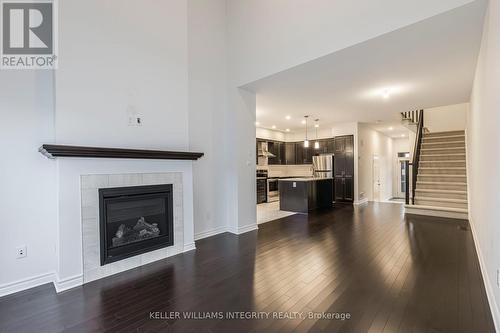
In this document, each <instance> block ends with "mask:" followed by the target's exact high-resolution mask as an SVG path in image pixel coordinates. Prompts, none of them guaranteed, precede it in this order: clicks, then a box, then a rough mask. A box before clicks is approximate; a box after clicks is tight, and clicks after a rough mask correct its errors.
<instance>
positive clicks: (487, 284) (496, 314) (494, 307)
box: [469, 219, 500, 332]
mask: <svg viewBox="0 0 500 333" xmlns="http://www.w3.org/2000/svg"><path fill="white" fill-rule="evenodd" d="M469 225H470V229H471V231H472V239H473V240H474V247H475V248H476V253H477V257H478V259H479V269H480V270H481V275H482V276H483V281H484V288H485V289H486V297H487V298H488V303H489V305H490V311H491V316H492V317H493V323H494V324H495V330H496V331H497V332H500V311H499V308H498V304H497V302H496V300H495V293H494V291H493V286H494V285H492V284H491V281H490V278H489V276H488V273H487V272H486V264H485V263H484V260H483V254H482V252H481V247H480V246H479V242H478V238H477V234H476V230H475V229H474V222H473V221H472V220H471V219H469Z"/></svg>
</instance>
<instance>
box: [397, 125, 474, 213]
mask: <svg viewBox="0 0 500 333" xmlns="http://www.w3.org/2000/svg"><path fill="white" fill-rule="evenodd" d="M406 213H409V214H419V215H432V216H442V217H451V218H462V219H467V218H468V210H467V175H466V166H465V133H464V131H453V132H435V133H425V132H424V133H423V138H422V145H421V148H420V162H419V167H418V176H417V182H416V188H415V199H414V204H413V205H406Z"/></svg>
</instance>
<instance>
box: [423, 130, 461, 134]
mask: <svg viewBox="0 0 500 333" xmlns="http://www.w3.org/2000/svg"><path fill="white" fill-rule="evenodd" d="M446 133H464V134H465V131H464V130H456V131H440V132H430V133H427V134H428V135H429V134H431V135H433V134H434V135H435V134H446Z"/></svg>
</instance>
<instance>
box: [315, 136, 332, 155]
mask: <svg viewBox="0 0 500 333" xmlns="http://www.w3.org/2000/svg"><path fill="white" fill-rule="evenodd" d="M314 142H316V140H315V141H313V143H312V144H313V145H314ZM318 142H319V149H314V148H313V149H314V152H313V155H315V154H333V153H334V152H335V139H334V138H332V139H321V140H318Z"/></svg>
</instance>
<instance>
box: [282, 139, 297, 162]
mask: <svg viewBox="0 0 500 333" xmlns="http://www.w3.org/2000/svg"><path fill="white" fill-rule="evenodd" d="M283 146H284V147H285V161H284V163H283V164H286V165H292V164H296V162H295V148H296V143H295V142H285V143H284V145H283Z"/></svg>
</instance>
